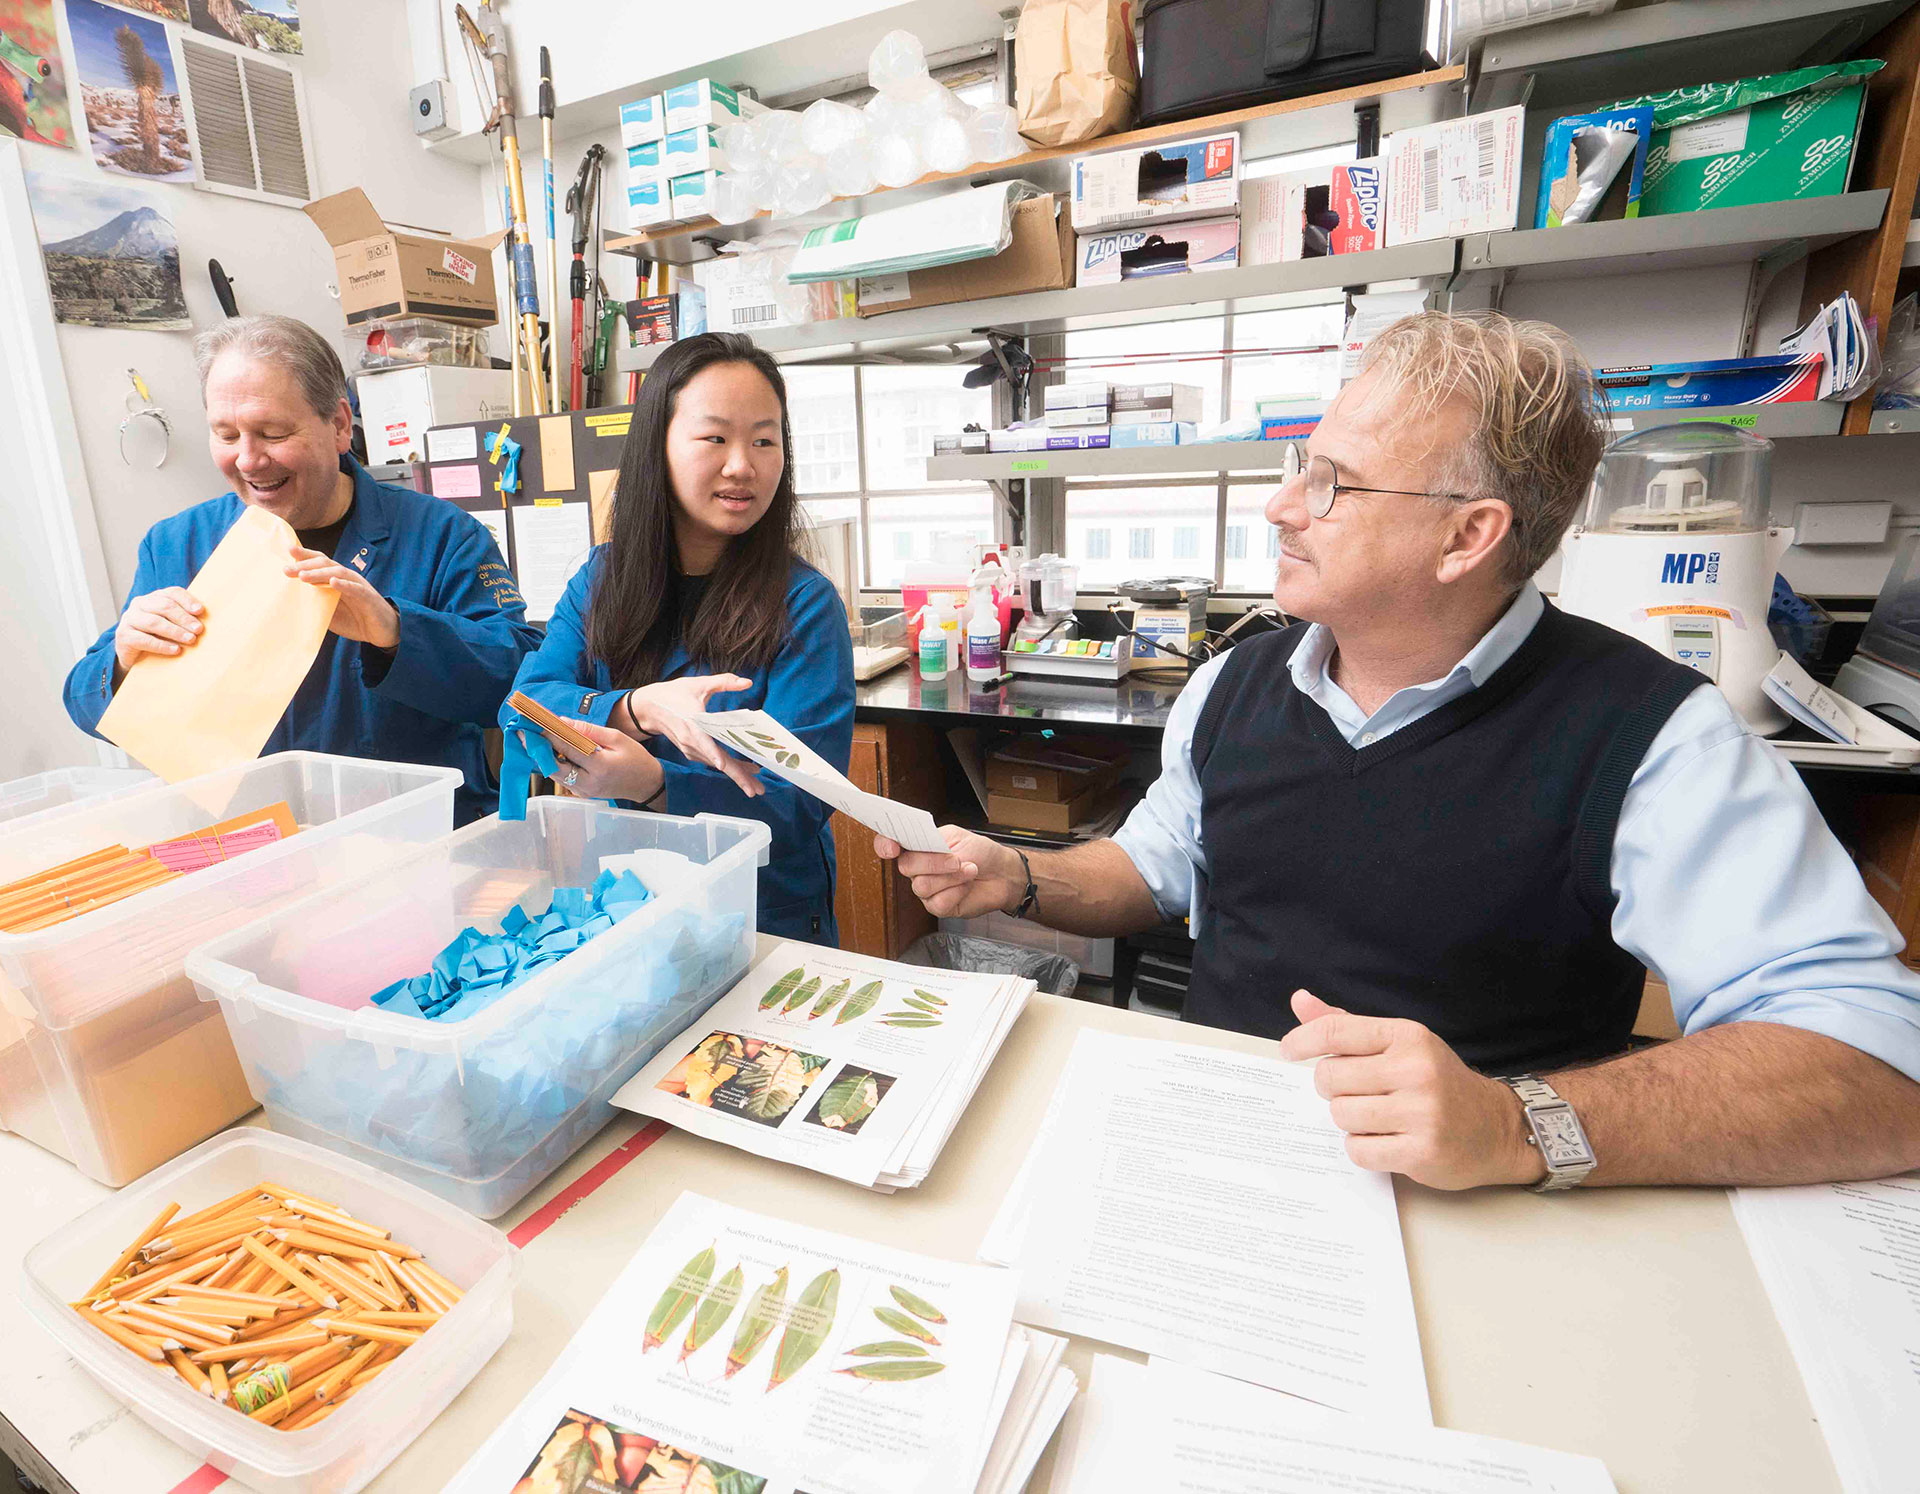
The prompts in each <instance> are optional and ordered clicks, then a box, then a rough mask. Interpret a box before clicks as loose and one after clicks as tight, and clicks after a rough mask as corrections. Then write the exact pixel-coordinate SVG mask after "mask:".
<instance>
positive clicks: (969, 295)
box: [859, 196, 1073, 316]
mask: <svg viewBox="0 0 1920 1494" xmlns="http://www.w3.org/2000/svg"><path fill="white" fill-rule="evenodd" d="M1062 206H1063V204H1062V202H1061V199H1060V198H1058V197H1054V196H1043V197H1029V198H1026V199H1024V200H1023V201H1020V202H1016V203H1015V204H1014V205H1013V238H1012V241H1011V242H1010V243H1009V244H1008V245H1007V247H1006V248H1005V249H1003V250H1002V251H1001V252H1000V253H998V254H995V255H991V256H989V257H988V258H986V259H969V260H964V261H962V262H961V263H959V264H953V265H935V266H933V267H932V268H931V269H925V270H903V271H901V272H900V273H899V274H897V275H868V276H864V277H862V278H861V280H860V291H859V303H860V315H861V316H878V315H881V314H883V313H885V312H889V311H912V310H914V309H915V308H917V307H921V306H946V305H949V304H951V303H953V302H955V301H978V300H981V299H984V298H985V297H988V296H1018V295H1024V294H1026V293H1027V292H1028V291H1042V290H1059V289H1061V288H1062V287H1063V286H1066V285H1068V284H1070V283H1071V282H1072V277H1073V228H1072V226H1071V225H1070V224H1069V223H1068V221H1067V215H1066V214H1065V213H1064V212H1062V211H1061V208H1062Z"/></svg>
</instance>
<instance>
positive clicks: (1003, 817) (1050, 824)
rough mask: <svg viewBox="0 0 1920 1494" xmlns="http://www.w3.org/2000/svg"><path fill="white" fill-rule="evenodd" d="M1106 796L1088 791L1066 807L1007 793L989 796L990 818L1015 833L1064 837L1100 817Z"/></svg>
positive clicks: (1095, 791) (1094, 790) (1091, 790)
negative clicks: (1035, 831)
mask: <svg viewBox="0 0 1920 1494" xmlns="http://www.w3.org/2000/svg"><path fill="white" fill-rule="evenodd" d="M1105 797H1106V796H1105V795H1104V794H1102V793H1101V791H1100V790H1098V789H1088V790H1087V791H1086V792H1085V793H1084V794H1082V795H1081V796H1080V797H1079V798H1077V799H1074V800H1071V801H1069V802H1068V803H1065V804H1047V803H1044V802H1042V801H1041V800H1038V799H1011V798H1009V797H1007V795H1005V794H994V793H990V794H988V795H987V818H988V820H990V821H991V822H992V823H994V824H996V825H1005V826H1007V827H1009V828H1010V829H1014V830H1038V831H1041V832H1042V833H1043V834H1053V835H1064V834H1066V832H1067V831H1069V830H1071V829H1072V828H1073V827H1074V826H1075V825H1079V824H1084V823H1085V822H1086V821H1088V820H1091V819H1094V818H1096V817H1097V816H1098V815H1099V813H1100V811H1101V809H1102V808H1103V807H1104V805H1105Z"/></svg>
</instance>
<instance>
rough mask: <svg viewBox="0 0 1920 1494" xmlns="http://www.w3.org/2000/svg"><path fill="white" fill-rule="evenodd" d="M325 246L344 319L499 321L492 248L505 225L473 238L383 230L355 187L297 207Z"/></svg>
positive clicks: (482, 323)
mask: <svg viewBox="0 0 1920 1494" xmlns="http://www.w3.org/2000/svg"><path fill="white" fill-rule="evenodd" d="M302 211H303V212H305V213H306V215H307V216H308V217H309V218H311V219H312V220H313V222H314V226H315V227H316V228H318V229H319V230H320V232H321V233H323V234H325V235H326V239H327V242H328V243H329V244H331V245H332V246H333V264H334V269H335V271H336V272H337V273H336V279H337V280H338V282H339V285H340V309H341V310H342V311H344V312H345V313H346V317H347V322H348V324H349V325H352V324H353V323H356V322H370V321H376V320H378V319H380V318H383V317H390V316H431V317H438V318H439V319H440V320H441V321H443V322H463V323H465V324H466V325H468V326H470V327H491V326H492V325H493V324H494V322H496V321H497V320H499V316H498V311H497V308H496V298H495V296H494V290H493V251H494V248H495V246H497V245H498V244H499V243H500V241H501V240H502V239H504V238H505V237H506V236H507V235H506V230H504V229H503V230H501V231H500V232H499V233H491V234H488V235H486V237H484V238H478V239H448V238H442V237H441V236H440V235H438V234H431V233H419V232H416V231H413V230H407V231H405V232H402V231H401V230H398V229H391V228H388V227H387V225H386V224H385V223H383V222H382V221H381V220H380V215H379V214H378V213H376V212H375V211H374V210H373V203H372V202H371V201H370V200H369V199H368V197H367V194H366V193H365V192H362V191H361V190H360V189H359V188H358V187H349V188H347V190H346V191H344V192H336V193H334V194H333V196H331V197H322V198H321V199H320V200H319V201H318V202H310V203H308V204H307V205H306V207H305V208H304V209H302Z"/></svg>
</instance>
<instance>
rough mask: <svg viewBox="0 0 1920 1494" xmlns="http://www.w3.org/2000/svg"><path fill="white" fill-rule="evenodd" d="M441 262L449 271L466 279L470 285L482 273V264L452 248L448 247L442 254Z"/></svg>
mask: <svg viewBox="0 0 1920 1494" xmlns="http://www.w3.org/2000/svg"><path fill="white" fill-rule="evenodd" d="M440 263H441V266H442V267H443V268H444V269H446V270H447V271H448V273H450V274H454V275H458V276H459V277H460V278H461V279H462V280H464V281H466V282H467V284H468V285H472V284H473V282H474V279H475V278H476V277H477V276H478V275H479V273H480V266H478V265H477V264H475V263H474V262H473V261H472V260H470V259H468V258H467V257H466V255H464V254H459V253H456V252H455V251H454V250H452V249H448V250H446V251H444V252H443V253H442V254H441V256H440Z"/></svg>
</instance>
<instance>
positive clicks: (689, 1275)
mask: <svg viewBox="0 0 1920 1494" xmlns="http://www.w3.org/2000/svg"><path fill="white" fill-rule="evenodd" d="M715 1261H716V1257H715V1254H714V1247H713V1246H711V1245H709V1246H708V1247H707V1248H706V1249H705V1250H703V1251H701V1252H700V1253H699V1254H698V1255H696V1256H694V1257H693V1259H691V1260H690V1261H688V1262H687V1263H686V1265H684V1266H682V1267H681V1268H680V1270H679V1272H678V1274H676V1275H675V1276H674V1278H673V1280H672V1281H671V1282H669V1283H668V1284H667V1289H666V1290H665V1291H664V1292H662V1293H661V1294H660V1299H659V1301H657V1302H655V1303H654V1304H653V1311H652V1312H650V1313H648V1314H647V1328H646V1334H645V1336H644V1337H643V1338H642V1339H641V1342H640V1352H641V1353H643V1354H644V1353H646V1352H647V1351H648V1350H650V1349H657V1348H659V1347H660V1345H661V1344H663V1343H665V1342H666V1341H667V1335H668V1334H670V1333H672V1332H673V1331H674V1329H676V1328H678V1327H679V1326H680V1320H681V1319H682V1318H684V1317H685V1316H686V1315H687V1314H688V1313H690V1312H692V1311H693V1305H694V1304H695V1303H696V1302H698V1301H699V1300H700V1298H701V1297H702V1296H703V1295H704V1294H705V1292H706V1290H707V1283H708V1282H710V1281H712V1280H713V1268H714V1265H715Z"/></svg>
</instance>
